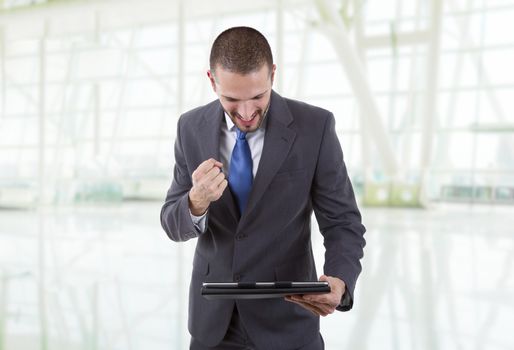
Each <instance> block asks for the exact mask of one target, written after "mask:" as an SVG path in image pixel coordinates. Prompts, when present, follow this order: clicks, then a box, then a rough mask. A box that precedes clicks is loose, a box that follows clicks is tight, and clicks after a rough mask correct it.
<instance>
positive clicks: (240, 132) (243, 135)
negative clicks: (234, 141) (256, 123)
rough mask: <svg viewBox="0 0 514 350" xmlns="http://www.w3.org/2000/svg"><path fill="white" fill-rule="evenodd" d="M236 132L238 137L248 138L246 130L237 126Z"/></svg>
mask: <svg viewBox="0 0 514 350" xmlns="http://www.w3.org/2000/svg"><path fill="white" fill-rule="evenodd" d="M236 134H237V138H238V139H239V140H245V139H246V133H245V132H242V131H241V130H239V129H238V128H237V127H236Z"/></svg>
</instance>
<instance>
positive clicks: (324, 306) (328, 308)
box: [299, 296, 337, 314]
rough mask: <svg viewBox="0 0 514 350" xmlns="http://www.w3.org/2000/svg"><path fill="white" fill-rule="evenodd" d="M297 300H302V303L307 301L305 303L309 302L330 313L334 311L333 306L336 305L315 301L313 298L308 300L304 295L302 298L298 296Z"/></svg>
mask: <svg viewBox="0 0 514 350" xmlns="http://www.w3.org/2000/svg"><path fill="white" fill-rule="evenodd" d="M299 300H300V301H302V302H304V303H307V304H310V305H312V306H314V307H316V308H318V309H320V310H323V311H324V312H326V313H328V314H331V313H333V312H334V311H335V308H336V306H337V305H333V304H327V303H323V302H317V301H314V300H308V299H306V298H305V296H304V297H303V298H302V297H299Z"/></svg>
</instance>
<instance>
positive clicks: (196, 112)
mask: <svg viewBox="0 0 514 350" xmlns="http://www.w3.org/2000/svg"><path fill="white" fill-rule="evenodd" d="M217 104H219V101H218V100H214V101H212V102H209V103H207V104H205V105H203V106H199V107H196V108H193V109H191V110H189V111H187V112H184V113H182V115H181V116H180V118H179V123H187V124H189V123H192V124H195V123H198V122H200V121H201V120H202V118H203V115H204V112H205V111H206V110H208V109H210V108H213V107H215V105H217Z"/></svg>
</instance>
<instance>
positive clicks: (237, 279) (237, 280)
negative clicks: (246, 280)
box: [234, 274, 241, 282]
mask: <svg viewBox="0 0 514 350" xmlns="http://www.w3.org/2000/svg"><path fill="white" fill-rule="evenodd" d="M234 281H235V282H239V281H241V275H240V274H235V275H234Z"/></svg>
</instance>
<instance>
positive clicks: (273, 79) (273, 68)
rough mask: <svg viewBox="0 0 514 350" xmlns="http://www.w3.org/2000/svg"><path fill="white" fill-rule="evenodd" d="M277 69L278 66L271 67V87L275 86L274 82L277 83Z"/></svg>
mask: <svg viewBox="0 0 514 350" xmlns="http://www.w3.org/2000/svg"><path fill="white" fill-rule="evenodd" d="M276 69H277V65H276V64H273V66H272V67H271V85H273V81H275V70H276Z"/></svg>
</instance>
